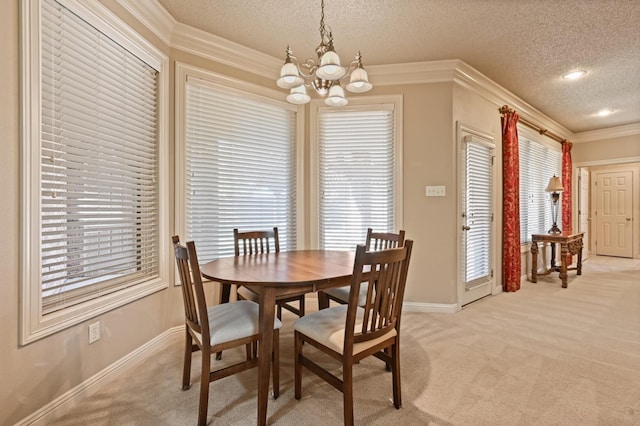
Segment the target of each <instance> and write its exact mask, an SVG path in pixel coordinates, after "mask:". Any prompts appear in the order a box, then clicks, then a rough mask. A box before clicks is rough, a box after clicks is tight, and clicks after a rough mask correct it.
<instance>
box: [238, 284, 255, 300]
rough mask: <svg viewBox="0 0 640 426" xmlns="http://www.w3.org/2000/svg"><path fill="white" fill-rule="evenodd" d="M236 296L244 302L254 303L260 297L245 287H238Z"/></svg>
mask: <svg viewBox="0 0 640 426" xmlns="http://www.w3.org/2000/svg"><path fill="white" fill-rule="evenodd" d="M238 296H240V297H241V298H242V299H244V300H252V301H254V302H256V303H258V301H259V300H260V296H258V294H257V293H254V292H253V291H251V290H249V289H248V288H247V287H245V286H240V287H238Z"/></svg>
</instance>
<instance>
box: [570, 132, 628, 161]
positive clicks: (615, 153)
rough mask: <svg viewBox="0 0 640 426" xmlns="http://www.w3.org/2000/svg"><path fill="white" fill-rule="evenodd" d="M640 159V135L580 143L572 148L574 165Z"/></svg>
mask: <svg viewBox="0 0 640 426" xmlns="http://www.w3.org/2000/svg"><path fill="white" fill-rule="evenodd" d="M634 157H635V158H636V160H637V159H638V158H640V134H637V135H632V136H623V137H619V138H611V139H604V140H598V141H591V142H580V143H576V144H574V145H573V148H571V160H572V161H573V164H580V163H589V162H605V161H613V160H622V161H626V160H625V159H627V158H634Z"/></svg>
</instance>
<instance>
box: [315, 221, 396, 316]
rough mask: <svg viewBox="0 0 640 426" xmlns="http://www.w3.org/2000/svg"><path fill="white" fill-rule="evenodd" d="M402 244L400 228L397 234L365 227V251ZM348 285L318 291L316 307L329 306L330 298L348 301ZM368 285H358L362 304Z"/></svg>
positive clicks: (339, 301) (340, 301)
mask: <svg viewBox="0 0 640 426" xmlns="http://www.w3.org/2000/svg"><path fill="white" fill-rule="evenodd" d="M403 244H404V230H400V231H399V232H398V233H397V234H394V233H392V232H373V229H371V228H368V229H367V239H366V240H365V247H366V248H367V251H379V250H386V249H390V248H397V247H402V245H403ZM350 290H351V288H350V287H349V286H344V287H337V288H331V289H328V290H324V291H323V292H318V307H319V309H324V308H327V307H329V303H330V301H331V300H333V301H334V302H337V303H340V304H343V305H344V304H346V303H348V302H349V291H350ZM367 290H368V287H367V286H366V285H364V286H361V287H360V297H359V299H358V300H359V301H360V303H361V304H364V300H365V297H366V295H367Z"/></svg>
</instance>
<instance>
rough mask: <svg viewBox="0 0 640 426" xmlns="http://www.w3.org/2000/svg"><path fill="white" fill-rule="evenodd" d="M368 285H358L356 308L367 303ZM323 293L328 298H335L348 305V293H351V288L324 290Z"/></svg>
mask: <svg viewBox="0 0 640 426" xmlns="http://www.w3.org/2000/svg"><path fill="white" fill-rule="evenodd" d="M368 288H369V284H368V283H362V284H360V293H359V294H358V306H364V304H365V303H366V301H367V289H368ZM324 292H325V293H326V294H328V295H330V296H333V297H335V298H336V299H338V300H342V302H344V303H349V293H350V292H351V286H348V285H347V286H344V287H336V288H330V289H328V290H324Z"/></svg>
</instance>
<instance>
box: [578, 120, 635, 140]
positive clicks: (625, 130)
mask: <svg viewBox="0 0 640 426" xmlns="http://www.w3.org/2000/svg"><path fill="white" fill-rule="evenodd" d="M634 135H640V123H633V124H626V125H624V126H617V127H610V128H608V129H598V130H591V131H589V132H581V133H576V135H575V136H574V139H575V140H574V142H576V143H581V142H592V141H599V140H604V139H614V138H620V137H624V136H634Z"/></svg>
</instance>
